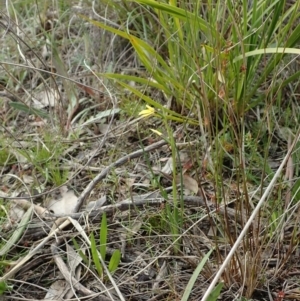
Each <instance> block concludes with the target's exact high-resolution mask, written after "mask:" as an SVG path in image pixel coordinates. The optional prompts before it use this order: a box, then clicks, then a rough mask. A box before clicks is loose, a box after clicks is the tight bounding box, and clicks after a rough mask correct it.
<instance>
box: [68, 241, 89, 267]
mask: <svg viewBox="0 0 300 301" xmlns="http://www.w3.org/2000/svg"><path fill="white" fill-rule="evenodd" d="M72 242H73V244H74V247H75V250H76V251H77V252H78V254H79V256H80V257H81V258H82V260H83V262H84V263H85V264H86V265H87V266H89V260H88V257H87V256H86V255H85V254H84V253H83V252H82V251H81V248H80V247H79V245H78V243H77V241H76V239H75V238H74V237H72Z"/></svg>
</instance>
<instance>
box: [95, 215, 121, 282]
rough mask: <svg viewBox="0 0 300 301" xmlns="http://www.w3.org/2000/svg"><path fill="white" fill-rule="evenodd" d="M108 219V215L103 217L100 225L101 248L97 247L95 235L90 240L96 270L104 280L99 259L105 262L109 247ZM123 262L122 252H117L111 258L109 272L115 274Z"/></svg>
mask: <svg viewBox="0 0 300 301" xmlns="http://www.w3.org/2000/svg"><path fill="white" fill-rule="evenodd" d="M107 234H108V229H107V219H106V214H105V213H104V214H103V215H102V219H101V225H100V246H97V243H96V240H95V237H94V234H93V233H91V235H90V240H91V253H92V258H93V262H94V264H95V267H96V270H97V273H98V275H99V276H100V277H101V278H102V277H103V267H102V263H101V262H102V261H101V260H100V259H99V257H101V258H102V260H103V261H104V260H105V258H106V246H107ZM120 260H121V252H120V250H115V251H114V252H113V254H112V256H111V258H110V261H109V265H108V270H109V272H111V273H113V272H115V270H116V269H117V268H118V266H119V263H120Z"/></svg>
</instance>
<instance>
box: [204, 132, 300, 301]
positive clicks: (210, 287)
mask: <svg viewBox="0 0 300 301" xmlns="http://www.w3.org/2000/svg"><path fill="white" fill-rule="evenodd" d="M299 138H300V128H299V129H298V133H297V135H296V138H295V139H294V141H293V144H292V145H291V147H290V149H289V150H288V152H287V154H286V155H285V157H284V159H283V161H282V162H281V164H280V166H279V167H278V169H277V171H276V173H275V175H274V177H273V179H272V181H271V182H270V184H269V185H268V187H267V188H266V190H265V192H264V194H263V195H262V197H261V199H260V201H259V202H258V204H257V205H256V207H255V209H254V210H253V212H252V214H251V216H250V217H249V220H248V221H247V223H246V225H245V227H244V229H243V230H242V232H241V233H240V235H239V237H238V238H237V240H236V242H235V244H234V245H233V246H232V249H231V250H230V252H229V253H228V255H227V257H226V258H225V260H224V262H223V264H222V266H221V267H220V269H219V270H218V272H217V274H216V276H215V278H214V279H213V281H212V282H211V284H210V285H209V287H208V289H207V290H206V292H205V294H204V296H203V297H202V299H201V301H206V300H207V298H208V297H209V295H210V293H211V292H212V291H213V289H214V287H215V285H216V284H217V282H218V280H219V278H220V277H221V275H222V273H223V272H224V270H225V268H226V266H227V265H228V264H229V262H230V260H231V257H232V256H233V255H234V253H235V251H236V250H237V248H238V247H239V244H240V243H241V241H242V239H243V237H244V236H245V234H246V232H247V231H248V228H249V227H250V225H251V224H252V222H253V220H254V218H255V216H256V215H257V213H258V212H259V210H260V207H261V206H262V205H263V203H264V202H265V200H266V198H267V196H268V195H269V193H270V192H271V191H272V189H273V187H274V185H275V183H276V181H277V179H278V177H279V176H280V174H281V172H282V169H283V167H284V166H285V164H286V163H287V161H288V160H289V158H290V156H291V154H292V151H293V149H294V147H295V145H296V143H297V142H298V140H299Z"/></svg>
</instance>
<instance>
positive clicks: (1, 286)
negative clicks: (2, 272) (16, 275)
mask: <svg viewBox="0 0 300 301" xmlns="http://www.w3.org/2000/svg"><path fill="white" fill-rule="evenodd" d="M12 289H13V286H12V285H7V284H6V282H4V281H1V282H0V296H1V295H3V293H5V292H6V291H9V290H12Z"/></svg>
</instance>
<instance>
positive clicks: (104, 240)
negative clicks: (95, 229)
mask: <svg viewBox="0 0 300 301" xmlns="http://www.w3.org/2000/svg"><path fill="white" fill-rule="evenodd" d="M106 244H107V219H106V214H105V213H104V214H103V215H102V220H101V228H100V254H101V256H102V259H103V260H105V257H106Z"/></svg>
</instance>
